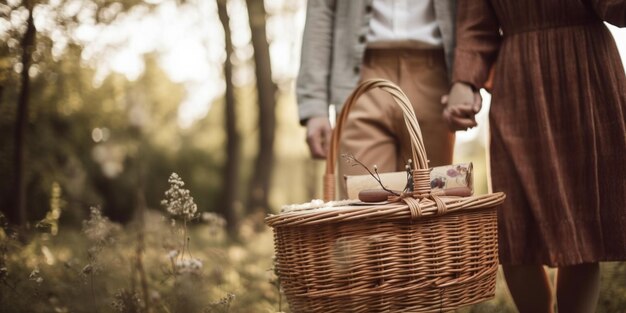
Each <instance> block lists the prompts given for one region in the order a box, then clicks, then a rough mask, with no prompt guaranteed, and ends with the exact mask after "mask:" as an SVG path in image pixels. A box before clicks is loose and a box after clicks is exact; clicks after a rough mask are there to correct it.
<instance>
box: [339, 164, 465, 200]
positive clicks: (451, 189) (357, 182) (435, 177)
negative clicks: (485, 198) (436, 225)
mask: <svg viewBox="0 0 626 313" xmlns="http://www.w3.org/2000/svg"><path fill="white" fill-rule="evenodd" d="M472 169H473V165H472V163H471V162H470V163H459V164H452V165H444V166H437V167H433V168H431V171H430V188H431V193H432V194H435V195H440V196H457V197H467V196H471V195H472V194H473V193H474V183H473V179H472ZM344 179H345V180H346V187H347V191H348V199H359V192H361V191H362V190H368V189H380V188H381V186H380V184H379V183H378V182H377V181H376V179H374V177H372V175H369V174H366V175H346V176H345V177H344ZM380 180H381V182H382V183H383V185H384V186H385V188H387V189H390V190H403V189H404V187H405V186H406V182H407V173H406V172H391V173H380Z"/></svg>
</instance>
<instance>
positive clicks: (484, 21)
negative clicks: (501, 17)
mask: <svg viewBox="0 0 626 313" xmlns="http://www.w3.org/2000/svg"><path fill="white" fill-rule="evenodd" d="M456 24H457V26H456V36H457V45H456V49H455V52H454V54H455V56H454V67H453V74H452V80H453V82H465V83H469V84H471V85H473V86H474V87H476V88H483V87H484V85H485V82H486V81H487V79H488V77H489V70H490V68H491V66H492V65H493V63H494V62H495V59H496V57H497V55H498V50H499V48H500V42H501V40H502V38H501V35H500V24H499V22H498V19H497V17H496V15H495V13H494V11H493V8H492V7H491V4H490V3H489V0H459V2H458V7H457V20H456Z"/></svg>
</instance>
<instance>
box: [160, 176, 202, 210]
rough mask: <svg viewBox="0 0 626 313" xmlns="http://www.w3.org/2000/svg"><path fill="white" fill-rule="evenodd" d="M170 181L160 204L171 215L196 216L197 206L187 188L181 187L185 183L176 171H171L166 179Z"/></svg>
mask: <svg viewBox="0 0 626 313" xmlns="http://www.w3.org/2000/svg"><path fill="white" fill-rule="evenodd" d="M167 181H168V182H169V183H170V189H168V190H167V191H166V192H165V199H164V200H163V201H161V204H162V205H163V206H164V207H165V209H166V210H167V212H168V213H170V214H171V215H172V216H182V217H184V218H187V219H193V218H194V217H196V212H197V211H198V207H197V206H196V204H195V203H194V201H193V197H191V196H190V193H189V190H187V189H185V188H183V186H185V183H184V182H183V180H182V179H181V178H180V176H178V174H176V173H172V175H171V176H170V178H169V179H168V180H167Z"/></svg>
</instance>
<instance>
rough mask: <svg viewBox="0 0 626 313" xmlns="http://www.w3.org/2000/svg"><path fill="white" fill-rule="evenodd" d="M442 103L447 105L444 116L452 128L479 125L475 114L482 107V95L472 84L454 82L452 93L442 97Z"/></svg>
mask: <svg viewBox="0 0 626 313" xmlns="http://www.w3.org/2000/svg"><path fill="white" fill-rule="evenodd" d="M441 103H442V104H443V105H445V106H446V108H445V109H444V110H443V118H444V120H445V121H446V122H447V123H448V127H450V130H452V131H457V130H467V129H468V128H472V127H475V126H476V125H478V123H476V119H475V115H476V113H478V112H479V111H480V109H481V107H482V97H481V96H480V93H479V92H478V91H473V90H472V88H471V86H470V85H468V84H465V83H460V82H459V83H454V85H452V88H451V89H450V94H449V95H447V96H443V97H442V98H441Z"/></svg>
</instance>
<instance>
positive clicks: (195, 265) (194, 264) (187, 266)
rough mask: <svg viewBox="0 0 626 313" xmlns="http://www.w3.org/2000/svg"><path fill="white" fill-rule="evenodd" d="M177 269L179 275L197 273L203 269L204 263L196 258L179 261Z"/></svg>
mask: <svg viewBox="0 0 626 313" xmlns="http://www.w3.org/2000/svg"><path fill="white" fill-rule="evenodd" d="M175 265H176V269H177V270H178V272H179V273H196V272H199V271H200V270H201V269H202V265H203V264H202V261H200V260H198V259H196V258H189V259H182V260H177V261H176V263H175Z"/></svg>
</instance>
